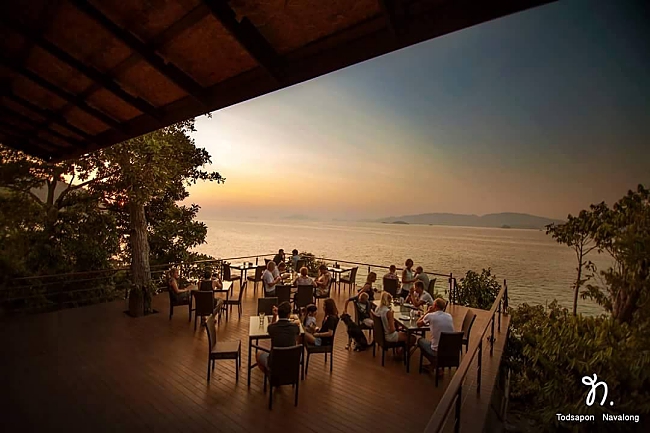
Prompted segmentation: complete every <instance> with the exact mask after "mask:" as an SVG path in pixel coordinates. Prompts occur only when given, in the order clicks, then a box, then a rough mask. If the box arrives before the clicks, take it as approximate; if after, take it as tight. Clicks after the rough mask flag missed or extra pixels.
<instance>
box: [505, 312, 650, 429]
mask: <svg viewBox="0 0 650 433" xmlns="http://www.w3.org/2000/svg"><path fill="white" fill-rule="evenodd" d="M510 313H511V316H510V334H509V336H508V346H507V352H506V355H505V358H504V362H505V363H506V364H507V366H509V367H510V368H511V372H512V375H511V393H510V398H511V408H512V409H513V410H515V411H516V410H523V411H525V412H526V414H527V415H528V416H530V417H531V418H532V419H533V420H534V421H537V423H538V424H539V427H540V428H541V429H543V430H547V431H557V430H564V429H569V430H573V431H590V432H591V431H633V429H635V428H638V424H634V423H632V424H634V425H631V424H630V423H613V422H608V423H605V422H603V421H602V414H603V413H609V414H633V415H640V418H641V423H642V422H643V420H644V418H646V417H647V416H649V415H650V344H649V343H650V339H649V338H648V337H647V334H644V333H642V332H640V331H639V330H637V329H634V328H632V327H630V326H628V325H627V324H620V323H618V322H617V321H615V320H614V319H612V318H610V317H606V316H600V317H584V316H580V315H578V316H573V315H572V314H569V312H568V310H566V309H564V308H561V307H560V306H558V304H557V302H556V301H553V302H552V303H551V304H550V305H549V307H548V309H544V307H542V306H530V305H528V304H523V305H521V306H519V307H518V308H517V309H514V310H513V309H511V310H510ZM594 374H596V375H597V376H598V380H599V381H605V382H606V383H607V385H608V388H609V389H608V395H607V401H606V403H605V405H604V406H600V400H601V398H602V397H601V396H602V391H601V394H599V395H598V396H597V398H596V400H595V403H594V404H593V405H592V406H591V407H589V406H587V405H586V404H585V399H586V396H587V392H588V391H589V389H590V388H589V387H587V386H585V385H583V383H582V378H583V377H584V376H590V377H592V376H593V375H594ZM610 401H613V402H614V405H613V406H611V405H609V402H610ZM558 413H561V414H569V413H571V414H585V415H587V414H589V415H595V419H596V422H594V423H582V424H578V423H570V424H568V423H560V422H559V421H558V420H557V416H556V414H558Z"/></svg>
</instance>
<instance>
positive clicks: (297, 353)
mask: <svg viewBox="0 0 650 433" xmlns="http://www.w3.org/2000/svg"><path fill="white" fill-rule="evenodd" d="M302 354H303V350H302V345H301V344H299V345H297V346H292V347H274V348H273V349H271V355H270V357H269V372H268V373H267V374H266V375H264V392H266V382H267V380H268V382H269V410H271V409H273V387H274V386H275V387H278V386H281V385H293V386H294V388H295V402H294V404H295V405H296V406H298V389H299V387H300V364H301V362H302Z"/></svg>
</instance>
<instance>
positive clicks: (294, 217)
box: [282, 215, 316, 221]
mask: <svg viewBox="0 0 650 433" xmlns="http://www.w3.org/2000/svg"><path fill="white" fill-rule="evenodd" d="M282 219H285V220H294V221H316V218H312V217H310V216H307V215H287V216H284V217H282Z"/></svg>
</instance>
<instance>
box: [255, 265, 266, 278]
mask: <svg viewBox="0 0 650 433" xmlns="http://www.w3.org/2000/svg"><path fill="white" fill-rule="evenodd" d="M265 270H266V266H264V265H259V266H257V267H256V268H255V281H262V274H263V273H264V271H265Z"/></svg>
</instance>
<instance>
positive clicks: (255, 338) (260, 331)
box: [248, 315, 305, 387]
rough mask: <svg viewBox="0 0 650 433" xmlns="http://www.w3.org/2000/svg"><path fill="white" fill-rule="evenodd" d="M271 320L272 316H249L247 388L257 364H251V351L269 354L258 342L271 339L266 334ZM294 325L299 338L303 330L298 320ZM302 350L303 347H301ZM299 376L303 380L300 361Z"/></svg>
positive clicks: (303, 367) (303, 369)
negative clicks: (297, 327)
mask: <svg viewBox="0 0 650 433" xmlns="http://www.w3.org/2000/svg"><path fill="white" fill-rule="evenodd" d="M272 320H273V316H269V315H264V316H250V323H249V326H248V386H249V387H250V386H251V371H252V370H253V369H254V368H255V367H257V362H256V363H254V364H251V359H252V354H253V349H255V353H256V354H257V351H258V350H261V351H264V352H270V348H268V347H264V346H260V344H259V341H260V340H270V339H271V336H270V335H269V332H268V327H269V325H270V324H271V323H272ZM296 323H297V326H299V327H300V335H301V336H303V335H305V329H304V328H303V326H302V323H300V320H297V321H296ZM253 342H255V343H253ZM303 349H304V345H303ZM303 359H304V356H303ZM301 376H302V378H303V379H304V378H305V365H304V362H302V361H301Z"/></svg>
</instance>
